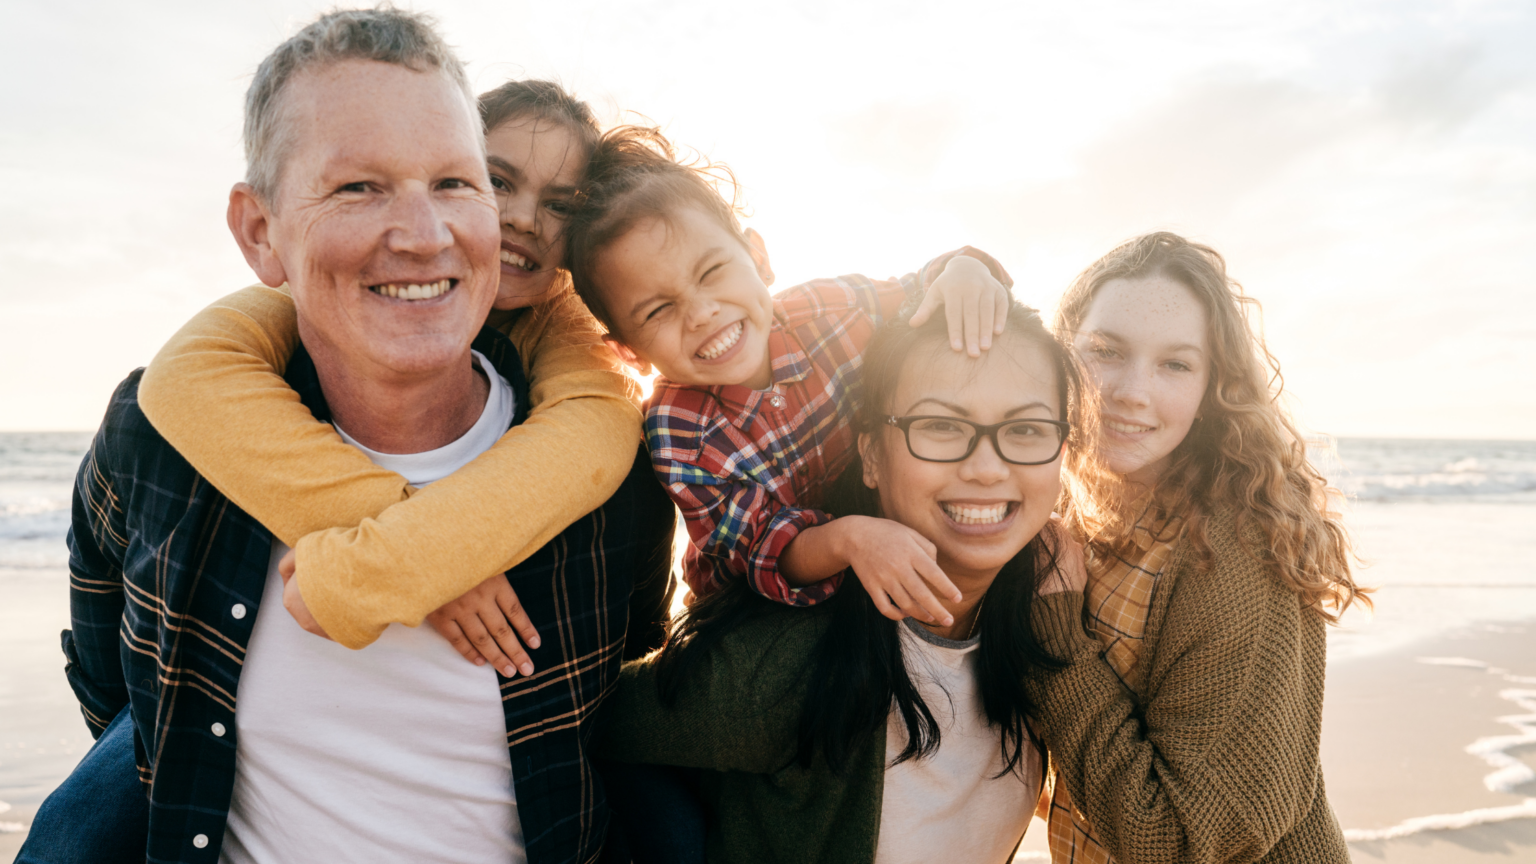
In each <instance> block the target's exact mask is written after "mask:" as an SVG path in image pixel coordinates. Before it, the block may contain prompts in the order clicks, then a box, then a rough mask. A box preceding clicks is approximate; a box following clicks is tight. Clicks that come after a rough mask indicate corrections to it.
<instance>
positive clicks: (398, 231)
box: [388, 190, 453, 257]
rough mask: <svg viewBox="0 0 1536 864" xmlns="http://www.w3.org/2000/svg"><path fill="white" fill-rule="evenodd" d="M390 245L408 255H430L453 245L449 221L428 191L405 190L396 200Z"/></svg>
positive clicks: (395, 250)
mask: <svg viewBox="0 0 1536 864" xmlns="http://www.w3.org/2000/svg"><path fill="white" fill-rule="evenodd" d="M392 215H393V216H394V219H393V220H392V221H393V222H394V225H393V227H392V229H391V230H390V232H389V238H388V240H389V248H390V250H391V251H394V252H399V253H401V254H404V255H414V256H417V257H429V256H432V255H436V254H437V253H439V252H441V251H443V250H444V249H447V248H448V247H450V246H452V245H453V231H451V230H450V229H449V227H448V220H447V219H445V218H444V214H443V212H442V211H441V209H440V208H439V207H438V204H437V202H435V201H433V200H432V195H431V194H430V193H429V192H427V191H426V190H420V191H416V190H411V191H407V192H403V193H401V194H400V195H399V196H398V197H396V199H395V202H394V213H393V214H392Z"/></svg>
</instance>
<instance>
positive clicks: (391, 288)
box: [368, 279, 459, 300]
mask: <svg viewBox="0 0 1536 864" xmlns="http://www.w3.org/2000/svg"><path fill="white" fill-rule="evenodd" d="M458 283H459V280H457V279H439V280H437V281H436V282H427V283H425V284H417V283H414V282H390V283H389V284H386V285H369V286H368V290H369V291H372V292H373V293H375V294H379V295H382V296H384V297H393V298H395V299H396V300H431V299H432V298H434V297H441V296H443V295H444V294H447V293H448V292H449V291H452V290H453V287H454V286H455V285H457V284H458Z"/></svg>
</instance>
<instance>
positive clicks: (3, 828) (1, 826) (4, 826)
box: [0, 822, 27, 834]
mask: <svg viewBox="0 0 1536 864" xmlns="http://www.w3.org/2000/svg"><path fill="white" fill-rule="evenodd" d="M25 830H27V826H25V825H23V824H21V823H20V822H0V834H20V833H21V832H23V831H25Z"/></svg>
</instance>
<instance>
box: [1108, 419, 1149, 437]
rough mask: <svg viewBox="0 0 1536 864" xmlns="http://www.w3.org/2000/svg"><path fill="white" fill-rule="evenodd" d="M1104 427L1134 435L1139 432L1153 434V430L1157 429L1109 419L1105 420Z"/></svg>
mask: <svg viewBox="0 0 1536 864" xmlns="http://www.w3.org/2000/svg"><path fill="white" fill-rule="evenodd" d="M1104 425H1105V426H1108V427H1109V428H1111V429H1113V430H1115V431H1116V432H1125V433H1127V434H1134V433H1137V432H1151V431H1152V430H1153V429H1156V428H1157V427H1156V426H1138V425H1136V424H1135V423H1121V422H1119V421H1118V420H1110V419H1107V418H1106V419H1105V420H1104Z"/></svg>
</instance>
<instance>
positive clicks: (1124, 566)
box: [1047, 518, 1181, 864]
mask: <svg viewBox="0 0 1536 864" xmlns="http://www.w3.org/2000/svg"><path fill="white" fill-rule="evenodd" d="M1180 524H1181V523H1179V522H1178V520H1168V521H1159V520H1155V519H1150V518H1144V519H1143V520H1142V522H1141V523H1138V524H1137V525H1136V528H1135V530H1134V531H1133V532H1132V534H1131V543H1130V546H1129V548H1127V549H1125V550H1122V551H1121V552H1119V553H1104V554H1100V553H1097V552H1096V551H1095V550H1090V551H1089V554H1088V560H1087V564H1088V589H1087V591H1086V592H1085V593H1086V596H1085V597H1084V602H1083V610H1084V615H1085V617H1086V618H1087V622H1086V623H1087V625H1088V632H1089V633H1091V634H1093V636H1094V637H1096V638H1097V639H1098V640H1099V642H1101V643H1103V645H1104V646H1105V651H1104V659H1105V660H1107V661H1109V665H1110V668H1111V669H1113V670H1114V671H1115V675H1117V676H1118V677H1119V678H1120V683H1121V684H1124V685H1125V687H1126V689H1128V690H1130V691H1131V692H1132V693H1135V694H1140V693H1141V688H1142V685H1143V683H1144V682H1145V671H1146V670H1145V669H1144V667H1142V666H1141V664H1140V663H1139V662H1138V661H1139V660H1140V659H1141V649H1142V646H1143V645H1144V642H1143V638H1144V634H1145V632H1146V627H1147V615H1148V613H1150V612H1151V611H1152V594H1153V592H1154V591H1156V590H1157V583H1158V580H1159V579H1161V578H1162V575H1163V570H1164V568H1165V567H1166V566H1167V564H1168V561H1169V559H1170V558H1171V557H1172V555H1173V549H1174V545H1175V543H1176V542H1177V540H1178V537H1179V528H1180ZM1049 788H1050V793H1049V794H1050V796H1051V803H1050V815H1049V817H1048V825H1049V835H1048V837H1047V839H1048V841H1049V843H1050V848H1051V860H1052V861H1057V862H1071V864H1110V862H1112V861H1113V860H1114V859H1113V858H1111V857H1110V854H1109V850H1108V849H1105V848H1104V845H1103V844H1102V843H1100V842H1099V840H1098V838H1096V837H1094V835H1093V829H1092V828H1091V827H1089V825H1088V821H1087V819H1086V818H1085V817H1084V816H1083V814H1081V813H1079V812H1078V811H1077V808H1075V807H1073V806H1072V797H1071V795H1069V794H1068V793H1067V787H1066V786H1065V785H1064V784H1061V783H1052V784H1050V786H1049Z"/></svg>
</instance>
